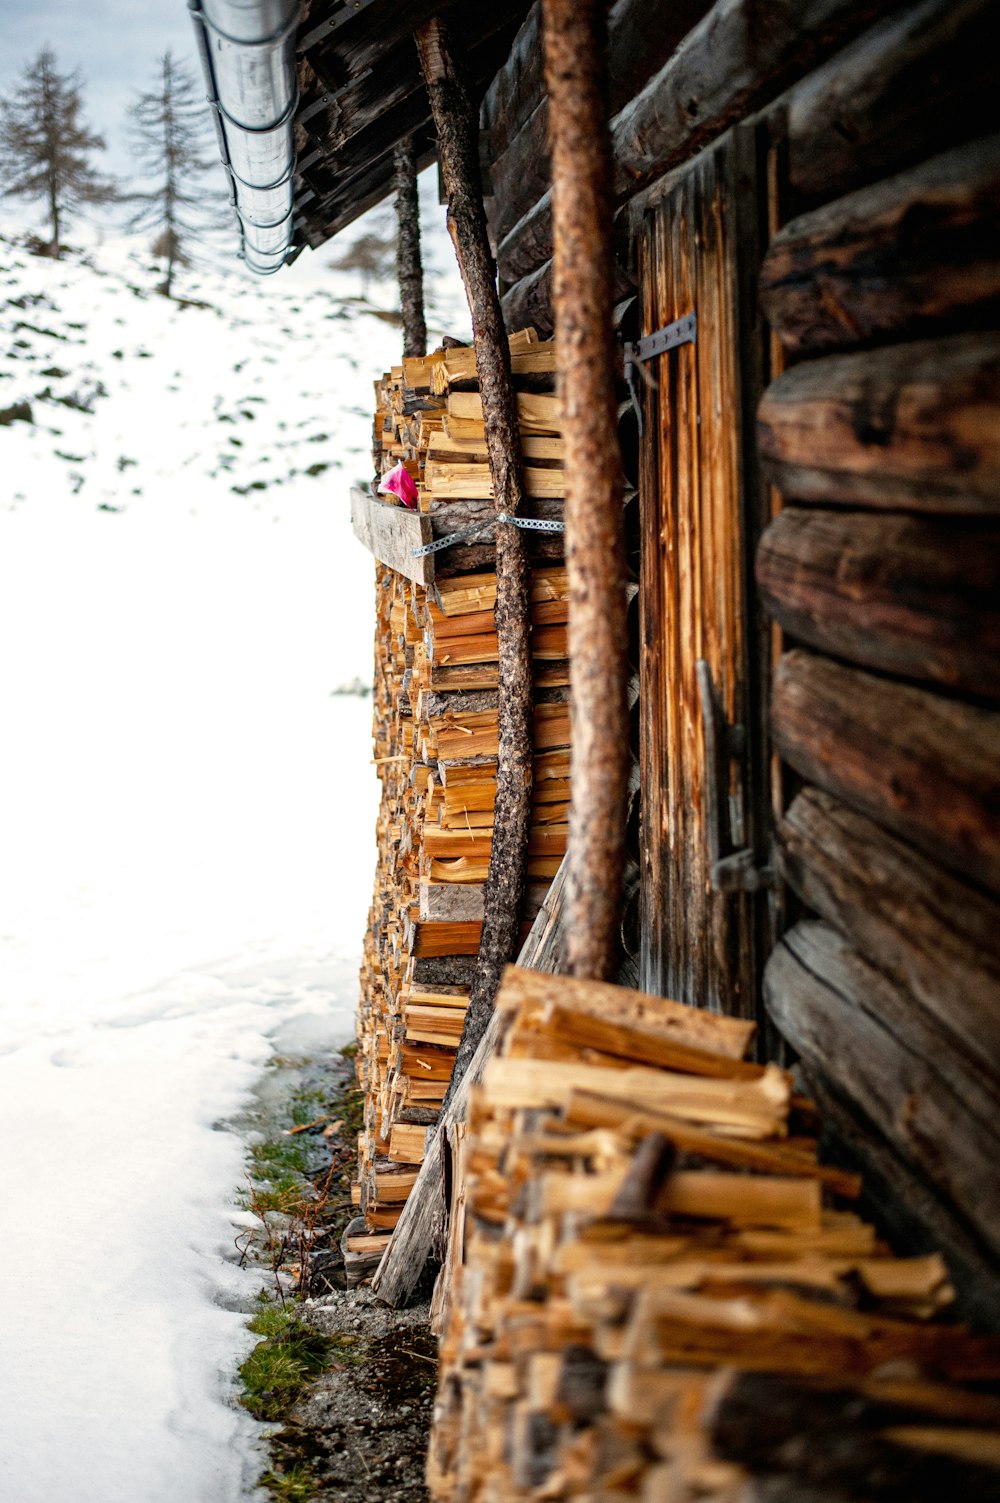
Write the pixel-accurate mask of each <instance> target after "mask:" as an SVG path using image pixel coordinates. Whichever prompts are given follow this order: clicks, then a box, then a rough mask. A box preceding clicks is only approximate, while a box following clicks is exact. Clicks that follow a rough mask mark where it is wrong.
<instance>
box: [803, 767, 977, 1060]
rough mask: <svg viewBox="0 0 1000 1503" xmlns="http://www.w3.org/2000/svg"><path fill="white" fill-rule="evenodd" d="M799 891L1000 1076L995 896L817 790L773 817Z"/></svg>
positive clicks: (972, 1057) (964, 1048)
mask: <svg viewBox="0 0 1000 1503" xmlns="http://www.w3.org/2000/svg"><path fill="white" fill-rule="evenodd" d="M778 862H779V865H780V868H781V872H782V875H783V876H784V877H785V879H786V880H787V881H788V882H790V883H791V885H792V887H794V888H795V890H796V892H798V893H799V894H800V896H801V897H802V898H803V899H804V900H805V902H806V903H808V904H809V906H810V908H814V909H815V910H816V912H817V913H819V914H820V915H822V917H823V918H825V919H826V920H827V921H828V922H829V923H831V924H833V925H834V926H835V927H836V928H838V929H840V930H842V931H843V933H844V934H846V935H847V937H848V939H850V941H851V943H852V944H853V945H854V947H855V948H856V949H857V950H858V951H859V952H860V953H861V954H862V955H863V956H864V957H865V959H866V960H870V961H871V962H872V964H873V965H877V966H878V968H879V970H881V971H883V972H885V974H886V975H887V976H889V977H890V978H891V979H892V980H893V981H895V982H896V983H897V984H898V985H899V986H900V987H902V988H903V989H904V990H906V991H907V992H908V993H909V994H910V996H911V997H912V998H913V1000H914V1002H915V1003H916V1004H917V1005H918V1006H919V1007H921V1008H923V1010H924V1011H925V1012H926V1013H927V1014H929V1016H930V1017H932V1018H933V1019H934V1020H935V1022H936V1023H937V1024H938V1026H939V1027H940V1028H941V1029H943V1030H944V1031H945V1032H946V1033H948V1034H949V1036H950V1038H951V1040H952V1042H953V1045H954V1047H955V1048H956V1049H957V1050H958V1051H959V1052H961V1053H964V1054H965V1056H966V1057H967V1059H968V1061H969V1070H970V1071H971V1072H974V1071H979V1072H980V1073H982V1074H983V1076H984V1078H986V1079H988V1080H991V1081H993V1082H998V1081H1000V904H998V903H997V902H996V900H995V899H992V898H989V897H987V896H986V894H985V893H981V892H979V891H977V890H976V888H974V887H970V886H969V885H968V884H967V883H965V882H962V881H960V880H959V879H958V878H957V877H955V876H953V875H952V874H951V872H948V871H945V870H944V868H943V867H941V866H938V865H937V864H936V863H934V862H932V861H927V860H925V859H923V858H922V857H920V856H918V855H917V854H916V853H915V852H914V850H913V847H912V846H908V845H905V844H904V843H903V842H902V841H901V840H897V839H895V838H894V837H893V836H892V835H887V834H886V832H885V831H884V830H882V829H880V828H879V826H878V825H876V824H875V823H874V822H873V821H872V820H870V819H868V818H867V817H866V816H865V815H863V814H858V813H856V812H855V811H854V810H853V809H849V808H848V807H847V805H846V804H843V803H841V802H840V801H839V799H835V798H833V797H832V796H831V795H830V794H828V793H823V792H822V791H821V790H820V789H818V788H805V789H804V790H803V791H802V792H801V793H800V794H798V796H797V797H796V798H795V799H794V800H793V802H792V804H791V806H790V808H789V809H788V811H787V812H786V813H785V815H784V817H783V818H782V819H781V821H780V822H779V825H778Z"/></svg>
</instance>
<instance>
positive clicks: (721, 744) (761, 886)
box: [695, 658, 774, 892]
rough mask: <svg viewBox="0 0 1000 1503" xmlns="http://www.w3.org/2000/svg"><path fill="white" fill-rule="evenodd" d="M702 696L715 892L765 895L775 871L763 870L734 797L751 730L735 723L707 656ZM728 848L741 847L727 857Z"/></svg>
mask: <svg viewBox="0 0 1000 1503" xmlns="http://www.w3.org/2000/svg"><path fill="white" fill-rule="evenodd" d="M695 675H696V677H697V680H698V698H699V700H700V701H701V728H702V737H703V741H704V748H705V799H706V809H705V816H706V825H707V829H708V858H709V866H710V879H711V883H712V891H713V892H762V891H764V890H765V889H766V888H768V887H772V886H773V885H774V869H773V867H770V866H758V865H757V858H756V856H755V855H754V852H753V850H752V849H751V847H750V846H748V845H742V844H741V842H742V840H743V839H744V832H743V818H742V810H741V808H740V807H739V806H738V805H736V804H734V801H733V799H732V798H731V797H730V794H729V769H730V764H731V763H732V762H737V761H738V762H739V763H740V764H741V765H742V763H743V760H744V757H745V755H746V745H747V737H746V728H745V726H742V725H730V724H729V723H728V721H727V720H726V717H725V712H724V710H723V708H722V705H721V704H720V702H719V697H718V695H717V694H716V692H715V685H714V684H713V682H712V670H711V668H709V666H708V664H707V662H706V661H705V659H704V658H699V659H698V660H697V662H696V663H695ZM727 805H728V814H729V818H728V826H729V828H728V831H725V832H724V831H723V826H722V819H723V813H722V811H723V809H724V808H725V807H726V806H727ZM726 846H736V847H737V849H736V850H733V851H730V852H728V853H727V854H726V855H723V849H724V847H726Z"/></svg>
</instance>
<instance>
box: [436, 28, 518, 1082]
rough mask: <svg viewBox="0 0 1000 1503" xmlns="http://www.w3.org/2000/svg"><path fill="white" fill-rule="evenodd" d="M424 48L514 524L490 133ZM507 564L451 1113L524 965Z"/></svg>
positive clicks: (500, 575)
mask: <svg viewBox="0 0 1000 1503" xmlns="http://www.w3.org/2000/svg"><path fill="white" fill-rule="evenodd" d="M416 42H417V49H418V51H419V54H420V66H421V69H422V71H423V75H424V81H425V83H426V85H427V94H428V98H429V100H430V105H431V110H432V112H433V115H434V126H435V129H436V131H437V137H438V155H439V158H440V162H441V172H442V175H443V177H444V185H445V189H446V191H447V194H448V213H449V217H450V220H451V227H452V230H453V239H454V242H455V248H456V252H457V255H458V264H459V270H460V271H461V274H462V280H463V282H464V283H465V291H466V296H467V298H468V300H469V309H470V312H471V314H472V333H473V342H474V344H475V349H476V363H477V366H478V370H479V390H480V394H481V396H482V402H483V422H484V426H485V429H486V446H487V450H488V453H489V461H490V474H491V476H492V478H493V490H494V495H495V502H494V504H495V507H496V510H497V512H498V513H499V512H507V513H510V514H511V515H513V514H515V513H516V512H518V511H519V510H520V508H521V505H522V502H523V500H524V495H525V484H524V465H523V461H522V457H521V434H520V428H519V425H518V417H517V403H516V399H515V395H514V386H513V382H512V380H511V369H510V347H509V345H508V343H507V332H506V330H505V328H504V324H503V316H502V314H501V312H500V299H499V296H498V294H497V285H496V272H495V267H494V264H493V257H492V254H491V252H490V245H489V236H488V233H487V228H486V212H485V210H484V208H483V192H482V175H481V172H480V167H479V122H478V118H477V115H476V112H475V110H474V109H473V106H472V103H471V100H470V98H469V94H468V91H467V89H466V86H465V83H464V81H463V79H462V78H461V76H460V74H459V72H458V69H457V68H456V64H455V59H454V57H453V56H452V53H451V49H450V46H449V39H448V33H447V31H446V29H445V27H444V25H443V23H442V22H440V21H437V20H434V21H428V22H427V23H426V24H425V25H424V26H422V27H421V28H420V29H419V31H418V32H417V33H416ZM496 562H497V601H496V628H497V639H498V647H499V664H498V669H499V711H498V718H499V752H498V756H497V794H496V811H495V814H494V824H493V846H492V850H491V853H490V865H489V872H488V875H487V878H486V891H485V900H484V915H483V930H482V938H481V940H480V944H479V956H478V960H477V964H476V971H475V975H474V977H473V981H472V988H471V992H470V997H469V1007H468V1011H467V1013H466V1018H465V1029H464V1032H463V1034H462V1041H461V1043H460V1045H459V1049H458V1055H457V1058H456V1060H455V1070H454V1074H453V1075H452V1081H451V1086H450V1087H449V1090H448V1095H447V1096H446V1098H445V1105H447V1103H448V1101H449V1100H450V1099H451V1096H452V1094H453V1093H454V1091H455V1088H456V1086H457V1084H458V1082H459V1081H460V1080H461V1078H462V1076H463V1074H464V1073H465V1070H466V1069H467V1067H468V1064H469V1061H470V1060H471V1059H472V1056H473V1054H474V1053H475V1051H476V1046H477V1044H478V1042H479V1040H480V1038H481V1036H482V1034H483V1032H484V1031H485V1029H486V1025H487V1023H488V1021H489V1017H490V1013H491V1011H492V1007H493V999H494V997H495V995H496V990H497V987H498V985H499V982H500V974H501V972H502V970H503V967H504V966H505V965H506V964H507V962H508V961H509V960H510V958H511V956H512V955H513V954H514V951H515V947H516V944H517V937H518V919H519V917H520V910H521V899H522V897H523V895H524V882H525V872H526V868H527V860H528V829H529V824H530V820H531V779H532V760H531V756H532V730H533V724H532V679H531V613H530V580H529V575H528V561H527V554H526V552H525V545H524V536H523V534H522V532H521V531H520V529H519V528H517V527H511V526H498V527H497V529H496ZM443 1109H444V1108H443V1107H442V1110H443Z"/></svg>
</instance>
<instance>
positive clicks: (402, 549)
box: [351, 486, 434, 584]
mask: <svg viewBox="0 0 1000 1503" xmlns="http://www.w3.org/2000/svg"><path fill="white" fill-rule="evenodd" d="M351 528H352V530H353V532H354V536H355V537H356V538H357V540H358V542H359V543H363V544H364V546H365V547H366V548H367V549H368V551H369V553H372V554H374V555H375V557H376V558H377V559H379V561H380V562H381V563H384V564H388V565H389V567H390V568H391V569H395V570H396V572H397V573H399V574H405V576H406V578H407V579H412V580H415V581H416V583H417V584H430V583H431V581H432V580H433V578H434V555H433V554H432V553H431V554H428V555H427V556H426V557H424V558H414V557H413V549H414V548H419V547H421V545H422V544H424V543H429V542H430V541H431V524H430V521H429V519H428V518H427V517H424V516H421V515H420V513H419V512H415V511H409V510H408V509H407V508H406V507H405V506H390V505H389V503H388V502H386V501H377V500H376V499H375V497H374V496H372V495H369V494H368V493H367V492H366V491H362V490H359V489H358V487H357V486H352V488H351Z"/></svg>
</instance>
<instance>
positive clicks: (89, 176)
mask: <svg viewBox="0 0 1000 1503" xmlns="http://www.w3.org/2000/svg"><path fill="white" fill-rule="evenodd" d="M82 87H83V81H82V79H81V77H80V74H79V72H73V73H60V72H59V71H58V69H57V67H56V59H55V54H54V52H53V51H52V49H51V47H43V48H42V50H41V52H40V53H39V54H38V56H37V57H36V58H35V59H34V61H33V62H30V63H28V65H27V67H26V68H25V69H24V72H23V73H22V75H21V82H20V84H19V85H18V86H17V87H16V88H15V90H14V92H13V94H12V95H11V96H10V98H9V99H4V100H0V174H2V177H0V189H2V192H3V194H4V196H5V197H11V198H39V199H43V200H44V201H45V203H46V204H47V207H48V218H49V223H50V225H51V227H52V240H51V247H50V248H51V253H52V255H53V256H58V255H59V253H60V250H61V233H62V227H63V224H64V223H65V221H66V220H67V219H68V218H69V217H70V216H71V215H72V214H74V213H75V212H77V211H78V210H79V209H80V207H81V206H82V205H83V204H103V203H110V202H111V201H112V200H113V199H114V198H116V197H117V189H116V187H115V185H114V183H113V182H112V181H111V180H110V179H109V178H105V177H102V176H101V175H100V173H99V172H98V171H97V169H96V168H95V167H94V166H93V164H92V162H91V160H90V157H91V154H92V153H93V152H95V151H103V150H104V140H103V138H102V137H101V136H98V135H95V134H94V132H93V131H91V130H89V129H88V127H87V125H86V124H85V122H84V120H83V118H82V110H83V101H82V99H81V97H80V91H81V88H82Z"/></svg>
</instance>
